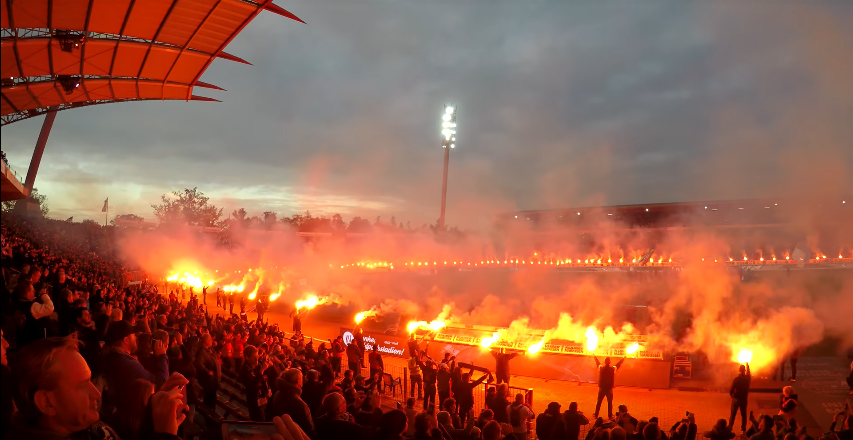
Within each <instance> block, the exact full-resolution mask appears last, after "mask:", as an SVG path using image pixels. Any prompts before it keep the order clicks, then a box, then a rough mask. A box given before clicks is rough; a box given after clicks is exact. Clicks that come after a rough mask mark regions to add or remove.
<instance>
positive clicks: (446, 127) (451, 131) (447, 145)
mask: <svg viewBox="0 0 853 440" xmlns="http://www.w3.org/2000/svg"><path fill="white" fill-rule="evenodd" d="M441 147H442V148H444V178H443V179H442V181H441V217H439V219H438V227H439V229H441V230H444V208H445V205H446V204H447V167H448V165H450V150H452V149H454V148H456V107H455V106H454V105H453V104H447V105H446V106H444V113H442V115H441Z"/></svg>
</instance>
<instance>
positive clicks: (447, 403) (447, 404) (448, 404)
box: [441, 397, 456, 413]
mask: <svg viewBox="0 0 853 440" xmlns="http://www.w3.org/2000/svg"><path fill="white" fill-rule="evenodd" d="M441 409H443V410H445V411H447V412H451V413H455V412H456V399H454V398H452V397H448V398H446V399H444V402H441Z"/></svg>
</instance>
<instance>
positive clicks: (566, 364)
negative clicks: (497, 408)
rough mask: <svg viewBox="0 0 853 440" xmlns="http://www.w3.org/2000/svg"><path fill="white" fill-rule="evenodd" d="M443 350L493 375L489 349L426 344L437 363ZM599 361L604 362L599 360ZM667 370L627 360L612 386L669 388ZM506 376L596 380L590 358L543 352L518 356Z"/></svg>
mask: <svg viewBox="0 0 853 440" xmlns="http://www.w3.org/2000/svg"><path fill="white" fill-rule="evenodd" d="M446 351H447V352H450V353H451V354H453V355H455V356H456V360H457V362H464V363H468V364H473V365H476V366H482V367H484V368H487V369H489V370H491V371H493V372H494V369H495V358H494V357H492V355H491V352H490V351H489V350H486V349H484V348H482V347H479V346H471V345H461V344H452V343H444V342H439V341H434V342H432V343H430V344H429V348H428V350H427V354H429V355H430V356H431V357H432V358H433V359H435V360H436V361H438V360H440V359H441V358H442V357H443V356H444V352H446ZM619 359H621V358H618V359H617V358H615V359H614V364H615V362H618V361H619ZM599 360H601V361H602V362H603V361H604V359H603V358H599ZM670 370H671V363H670V362H669V361H664V360H656V359H631V358H628V359H626V360H625V362H623V363H622V366H621V367H620V368H619V371H617V373H616V385H617V386H632V387H642V388H669V386H670V381H669V380H670V376H671V371H670ZM510 374H512V375H515V376H526V377H535V378H540V379H549V380H565V381H572V382H586V383H595V382H597V381H598V368H597V367H596V365H595V359H594V358H593V357H592V356H575V355H566V354H547V353H539V354H535V355H531V354H524V355H519V356H517V357H516V358H515V359H513V360H512V361H510Z"/></svg>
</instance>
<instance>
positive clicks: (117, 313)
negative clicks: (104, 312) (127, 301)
mask: <svg viewBox="0 0 853 440" xmlns="http://www.w3.org/2000/svg"><path fill="white" fill-rule="evenodd" d="M123 316H124V314H123V313H122V312H121V309H119V308H115V309H113V312H112V313H111V314H110V322H116V321H121V320H122V317H123Z"/></svg>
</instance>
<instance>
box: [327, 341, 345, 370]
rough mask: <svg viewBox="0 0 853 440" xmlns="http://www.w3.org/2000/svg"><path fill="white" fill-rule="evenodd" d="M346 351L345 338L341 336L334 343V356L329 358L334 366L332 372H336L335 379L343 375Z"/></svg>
mask: <svg viewBox="0 0 853 440" xmlns="http://www.w3.org/2000/svg"><path fill="white" fill-rule="evenodd" d="M345 351H346V349H345V348H344V338H343V337H342V336H340V335H339V336H338V337H337V338H335V340H334V341H332V356H331V357H330V358H329V362H330V363H331V364H332V371H334V372H335V378H337V377H338V376H340V375H341V360H342V359H343V357H344V352H345Z"/></svg>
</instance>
